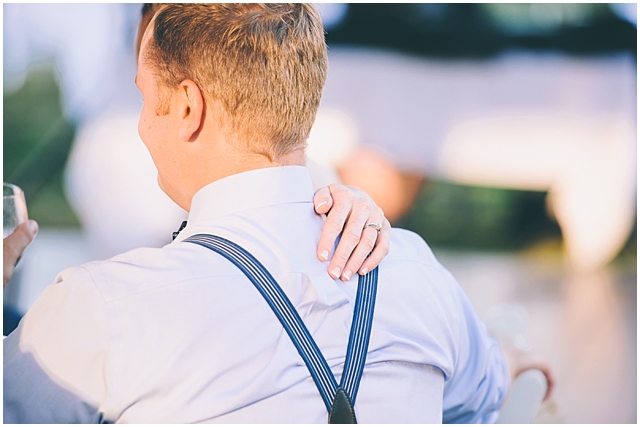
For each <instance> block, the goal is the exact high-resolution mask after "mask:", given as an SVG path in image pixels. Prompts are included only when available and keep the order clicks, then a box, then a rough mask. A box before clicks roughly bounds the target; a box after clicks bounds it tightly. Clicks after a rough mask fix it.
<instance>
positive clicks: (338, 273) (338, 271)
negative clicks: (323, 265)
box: [331, 267, 340, 279]
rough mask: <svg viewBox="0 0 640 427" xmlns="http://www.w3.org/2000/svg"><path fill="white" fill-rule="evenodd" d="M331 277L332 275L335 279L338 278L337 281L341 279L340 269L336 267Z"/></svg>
mask: <svg viewBox="0 0 640 427" xmlns="http://www.w3.org/2000/svg"><path fill="white" fill-rule="evenodd" d="M331 275H332V276H333V277H334V278H336V279H337V278H338V277H340V267H336V268H334V269H333V270H332V271H331Z"/></svg>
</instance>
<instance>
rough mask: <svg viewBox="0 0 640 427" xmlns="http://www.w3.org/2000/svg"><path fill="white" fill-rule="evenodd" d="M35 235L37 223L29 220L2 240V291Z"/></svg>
mask: <svg viewBox="0 0 640 427" xmlns="http://www.w3.org/2000/svg"><path fill="white" fill-rule="evenodd" d="M37 233H38V223H37V222H35V221H34V220H29V221H27V222H25V223H24V224H21V225H20V226H19V227H18V228H16V229H15V230H14V232H13V233H11V234H10V235H9V236H7V237H6V238H5V239H3V240H2V258H3V266H2V280H3V284H2V287H3V289H4V288H6V287H7V283H8V282H9V280H10V279H11V276H13V270H14V269H15V266H16V264H17V263H18V260H19V259H20V257H21V256H22V253H23V252H24V250H25V249H26V247H27V246H29V243H31V242H32V241H33V239H34V238H35V237H36V234H37Z"/></svg>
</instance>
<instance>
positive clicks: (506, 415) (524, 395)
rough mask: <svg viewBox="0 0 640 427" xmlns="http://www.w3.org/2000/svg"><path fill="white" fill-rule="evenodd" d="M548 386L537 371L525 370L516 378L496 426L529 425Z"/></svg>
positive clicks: (543, 376) (539, 371)
mask: <svg viewBox="0 0 640 427" xmlns="http://www.w3.org/2000/svg"><path fill="white" fill-rule="evenodd" d="M548 387H549V385H548V383H547V378H546V377H545V375H544V374H543V373H542V371H541V370H539V369H535V368H532V369H527V370H526V371H523V372H521V373H520V375H518V376H517V377H516V379H515V380H514V381H513V384H512V385H511V393H510V394H509V397H508V398H507V401H506V403H505V404H504V406H503V407H502V409H501V410H500V415H499V416H498V419H497V420H496V424H530V423H532V422H533V419H534V418H535V416H536V413H537V412H538V409H539V408H540V405H541V404H542V400H543V399H544V396H545V394H547V389H548Z"/></svg>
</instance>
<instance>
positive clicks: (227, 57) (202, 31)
mask: <svg viewBox="0 0 640 427" xmlns="http://www.w3.org/2000/svg"><path fill="white" fill-rule="evenodd" d="M146 10H147V12H148V13H146V14H144V13H143V20H144V19H145V18H147V19H148V20H150V21H151V22H150V23H149V28H148V29H147V31H148V32H149V33H150V34H149V35H148V36H147V43H144V42H143V43H142V44H143V46H142V48H141V52H140V58H139V62H140V63H141V64H142V63H144V64H145V66H148V67H149V69H150V70H152V72H153V75H154V77H155V80H156V83H157V95H158V99H157V101H158V102H157V105H156V107H157V109H156V114H158V115H166V114H169V113H170V110H171V102H170V100H171V94H172V92H173V91H175V90H176V89H177V88H179V87H180V85H181V83H182V82H183V81H185V80H190V81H192V82H194V83H195V85H197V87H198V89H199V90H200V91H201V92H202V96H203V99H204V102H205V104H210V103H214V102H215V103H219V105H220V106H221V107H222V110H223V112H224V116H226V117H222V118H219V119H220V120H222V122H223V123H224V129H225V130H226V133H227V134H228V135H227V137H228V138H229V139H232V140H235V141H236V143H237V144H238V147H237V148H238V149H239V150H248V151H250V152H254V153H259V154H262V155H264V156H266V157H267V158H268V159H269V160H270V161H277V159H278V158H279V157H280V156H282V155H285V154H287V153H290V152H292V151H295V150H299V149H302V148H304V147H305V144H306V139H307V137H308V135H309V131H310V130H311V126H312V124H313V121H314V120H315V114H316V111H317V108H318V105H319V103H320V96H321V93H322V88H323V86H324V81H325V78H326V70H327V54H326V45H325V42H324V31H323V28H322V22H321V20H320V17H319V15H318V13H317V11H316V10H315V9H314V7H313V6H311V5H304V4H261V5H257V4H166V5H161V6H152V7H150V6H146ZM143 12H144V10H143ZM143 26H145V23H144V22H143V23H142V24H141V28H142V27H143ZM139 40H140V41H142V38H140V39H139Z"/></svg>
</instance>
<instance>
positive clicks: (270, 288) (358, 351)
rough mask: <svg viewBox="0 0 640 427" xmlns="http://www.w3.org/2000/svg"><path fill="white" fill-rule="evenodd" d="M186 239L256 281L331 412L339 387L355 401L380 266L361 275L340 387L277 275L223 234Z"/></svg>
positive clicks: (367, 341)
mask: <svg viewBox="0 0 640 427" xmlns="http://www.w3.org/2000/svg"><path fill="white" fill-rule="evenodd" d="M184 241H185V242H191V243H195V244H198V245H201V246H204V247H206V248H208V249H211V250H212V251H214V252H217V253H218V254H220V255H222V256H223V257H225V258H227V259H228V260H229V261H231V262H232V263H233V264H234V265H235V266H236V267H238V268H239V269H240V270H241V271H242V272H243V273H244V274H245V276H247V278H248V279H249V280H250V281H251V282H252V283H253V284H254V286H255V287H256V288H257V289H258V291H259V292H260V293H261V294H262V296H263V297H264V298H265V300H266V301H267V303H268V304H269V306H270V307H271V309H272V310H273V312H274V313H275V315H276V316H277V317H278V319H279V320H280V323H282V326H283V327H284V329H285V331H286V332H287V334H288V335H289V337H290V338H291V341H292V342H293V344H294V345H295V347H296V349H297V350H298V353H300V356H301V357H302V359H303V360H304V362H305V364H306V365H307V368H308V369H309V372H310V373H311V377H312V378H313V380H314V382H315V383H316V386H317V387H318V391H319V392H320V395H321V396H322V400H323V401H324V403H325V406H326V407H327V411H328V412H329V413H331V412H332V406H333V402H334V399H335V398H336V396H337V392H338V389H339V388H340V389H343V391H344V392H346V394H347V395H348V397H349V398H350V401H351V402H350V403H353V402H355V398H356V394H357V392H358V386H359V385H360V378H361V377H362V371H363V369H364V364H365V360H366V357H367V348H368V346H369V337H370V335H371V324H372V321H373V309H374V305H375V297H376V289H377V282H378V269H377V268H375V269H374V270H372V271H371V272H369V273H368V274H366V275H365V276H360V278H359V280H358V294H357V296H356V305H355V309H354V315H353V321H352V324H351V332H350V335H349V344H348V347H347V358H346V360H345V368H344V371H343V373H342V378H341V381H340V386H338V384H337V383H336V380H335V377H334V376H333V373H332V372H331V369H330V368H329V365H328V364H327V361H326V360H325V358H324V356H323V355H322V353H321V352H320V349H319V348H318V346H317V345H316V343H315V341H314V340H313V337H312V336H311V334H310V333H309V331H308V329H307V327H306V326H305V325H304V322H303V321H302V319H301V318H300V315H299V314H298V312H297V311H296V309H295V307H294V306H293V304H291V301H289V298H288V297H287V295H286V294H285V293H284V291H283V290H282V288H280V286H279V285H278V283H277V282H276V281H275V279H274V278H273V276H271V274H270V273H269V272H268V271H267V269H266V268H265V267H264V266H263V265H262V264H261V263H260V262H259V261H258V260H257V259H256V258H255V257H254V256H253V255H251V254H250V253H249V252H247V251H246V250H245V249H244V248H242V247H241V246H239V245H237V244H236V243H234V242H231V241H229V240H227V239H224V238H222V237H219V236H212V235H207V234H197V235H194V236H191V237H189V238H187V239H185V240H184ZM354 420H355V418H354Z"/></svg>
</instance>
